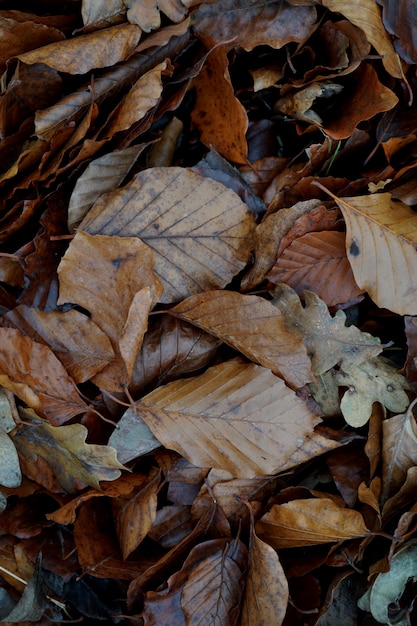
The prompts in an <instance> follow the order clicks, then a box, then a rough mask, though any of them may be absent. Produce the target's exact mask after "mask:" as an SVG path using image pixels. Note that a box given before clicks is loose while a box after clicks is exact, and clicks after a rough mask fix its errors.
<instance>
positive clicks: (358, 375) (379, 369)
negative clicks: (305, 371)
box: [335, 357, 409, 428]
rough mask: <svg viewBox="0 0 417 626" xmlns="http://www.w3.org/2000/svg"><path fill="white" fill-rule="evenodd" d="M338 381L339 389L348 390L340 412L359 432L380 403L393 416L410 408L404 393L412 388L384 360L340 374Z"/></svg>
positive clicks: (338, 374)
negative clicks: (392, 413) (375, 404)
mask: <svg viewBox="0 0 417 626" xmlns="http://www.w3.org/2000/svg"><path fill="white" fill-rule="evenodd" d="M335 381H336V383H337V384H338V385H339V386H343V387H348V390H347V391H346V392H345V394H344V395H343V398H342V401H341V403H340V409H341V411H342V413H343V417H344V418H345V420H346V421H347V423H348V424H350V425H351V426H355V427H357V428H358V427H360V426H363V425H364V424H366V422H367V421H368V419H369V418H370V416H371V413H372V404H373V403H374V402H380V403H381V404H383V405H384V406H386V408H387V409H389V410H390V411H393V412H394V413H400V412H402V411H405V409H406V408H407V406H408V404H409V400H408V396H407V394H406V392H405V389H408V388H409V385H408V383H407V381H406V379H405V378H404V376H402V375H401V374H398V373H397V370H396V368H395V367H394V366H393V365H392V363H391V362H390V361H389V360H388V359H385V358H383V357H376V358H373V359H369V360H368V361H364V362H362V363H360V364H359V365H357V366H356V367H354V368H353V367H352V368H349V370H347V371H340V372H338V373H337V374H336V376H335Z"/></svg>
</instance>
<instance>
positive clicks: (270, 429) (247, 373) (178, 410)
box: [136, 361, 319, 478]
mask: <svg viewBox="0 0 417 626" xmlns="http://www.w3.org/2000/svg"><path fill="white" fill-rule="evenodd" d="M136 406H137V410H138V413H139V415H140V416H141V417H142V418H143V420H144V421H145V422H146V424H147V425H148V426H149V428H150V429H151V430H152V432H153V434H154V435H155V437H156V438H157V439H158V440H159V441H160V442H161V443H162V444H163V445H164V446H165V447H167V448H169V449H172V450H176V451H177V452H179V453H180V454H181V455H182V456H185V458H187V459H189V460H190V461H191V463H193V464H194V465H197V466H199V467H215V468H220V469H224V470H227V471H228V472H230V473H231V474H233V476H235V477H239V478H252V477H253V476H256V475H261V474H274V473H276V472H278V471H283V470H284V469H288V468H289V467H292V465H293V458H294V456H296V455H297V453H301V456H303V457H304V458H306V459H307V458H308V457H309V441H308V439H309V436H310V435H311V433H312V431H313V429H314V426H315V425H316V424H317V423H318V422H319V420H318V418H316V417H315V416H314V415H313V414H312V413H311V412H310V411H309V409H308V408H307V406H306V404H305V403H304V402H303V400H301V399H300V398H298V397H297V396H296V394H295V393H294V392H293V391H291V390H290V389H288V387H286V386H285V384H284V382H283V381H282V380H280V379H279V378H277V377H275V376H274V375H273V374H272V373H271V372H270V371H269V370H267V369H265V368H263V367H261V366H259V365H253V364H246V363H240V362H238V361H228V362H225V363H222V364H220V365H216V366H213V367H211V368H210V369H208V370H207V371H206V372H205V373H204V374H202V375H200V376H197V377H194V378H190V379H185V380H179V381H175V382H172V383H169V384H168V385H165V386H163V387H159V388H158V389H156V390H155V391H152V392H151V393H150V394H148V395H147V396H145V397H144V398H142V399H141V400H140V401H139V402H138V403H137V404H136ZM290 415H291V418H290ZM299 462H300V461H299V459H297V462H296V463H299Z"/></svg>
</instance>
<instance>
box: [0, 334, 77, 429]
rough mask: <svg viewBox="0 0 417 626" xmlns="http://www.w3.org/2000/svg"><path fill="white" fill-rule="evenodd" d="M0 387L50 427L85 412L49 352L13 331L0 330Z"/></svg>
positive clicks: (63, 372) (41, 345)
mask: <svg viewBox="0 0 417 626" xmlns="http://www.w3.org/2000/svg"><path fill="white" fill-rule="evenodd" d="M0 340H1V341H0V384H1V385H3V386H4V387H6V389H10V391H12V392H13V393H14V394H15V395H17V396H18V397H19V398H20V399H21V400H23V401H24V402H25V403H26V404H27V405H28V406H30V407H31V408H33V409H34V410H35V411H37V412H39V413H40V414H41V415H44V416H45V417H46V418H47V419H48V420H49V421H50V422H51V423H52V424H55V425H59V424H62V423H64V422H66V421H68V420H69V419H71V418H72V417H74V416H75V415H79V414H80V413H84V411H86V409H87V405H86V404H85V403H84V402H83V400H81V398H80V395H79V393H78V391H77V388H76V386H75V384H74V381H73V380H72V378H70V377H69V376H68V374H67V372H66V371H65V369H64V367H63V365H62V364H61V363H60V361H58V359H57V357H56V356H55V355H54V353H53V352H52V350H51V349H50V348H48V347H47V346H45V345H43V344H40V343H37V342H36V341H32V339H30V337H27V336H26V335H23V334H22V333H21V332H20V331H19V330H16V329H14V328H0Z"/></svg>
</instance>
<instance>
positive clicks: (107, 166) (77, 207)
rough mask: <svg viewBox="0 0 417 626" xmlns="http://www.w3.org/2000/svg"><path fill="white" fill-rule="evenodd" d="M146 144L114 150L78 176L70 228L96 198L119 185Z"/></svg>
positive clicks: (96, 160)
mask: <svg viewBox="0 0 417 626" xmlns="http://www.w3.org/2000/svg"><path fill="white" fill-rule="evenodd" d="M143 148H144V145H143V144H140V145H138V146H131V147H130V148H125V150H114V151H113V152H109V153H108V154H105V155H103V156H101V157H99V158H98V159H95V160H94V161H92V162H91V163H90V164H89V165H88V167H87V169H86V170H85V171H84V172H83V173H82V174H81V176H79V177H78V179H77V182H76V184H75V187H74V190H73V192H72V194H71V198H70V202H69V207H68V230H69V232H70V233H73V232H74V230H75V228H76V227H77V226H78V225H79V224H80V222H81V221H82V219H83V218H84V217H85V215H86V214H87V213H88V211H89V209H90V208H91V207H92V205H93V204H94V202H95V201H96V200H97V199H98V198H99V197H100V196H101V194H102V193H105V192H106V191H111V190H112V189H116V187H118V186H119V185H120V183H121V182H122V181H123V179H124V178H125V177H126V176H127V174H128V173H129V171H130V169H131V168H132V167H133V165H134V163H135V161H136V159H137V158H138V156H139V155H140V153H141V152H142V150H143Z"/></svg>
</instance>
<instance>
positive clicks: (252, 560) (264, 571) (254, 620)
mask: <svg viewBox="0 0 417 626" xmlns="http://www.w3.org/2000/svg"><path fill="white" fill-rule="evenodd" d="M287 604H288V581H287V578H286V576H285V573H284V570H283V568H282V565H281V563H280V560H279V557H278V554H277V553H276V551H275V550H274V549H273V548H272V547H271V546H270V545H268V544H267V543H265V542H264V541H262V539H259V537H258V536H257V535H256V533H255V531H254V530H252V531H251V536H250V547H249V571H248V574H247V577H246V586H245V595H244V597H243V606H242V617H241V620H242V626H254V625H255V624H259V626H261V625H262V626H264V625H266V624H270V625H272V624H274V626H281V624H282V622H283V620H284V617H285V613H286V612H287Z"/></svg>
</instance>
